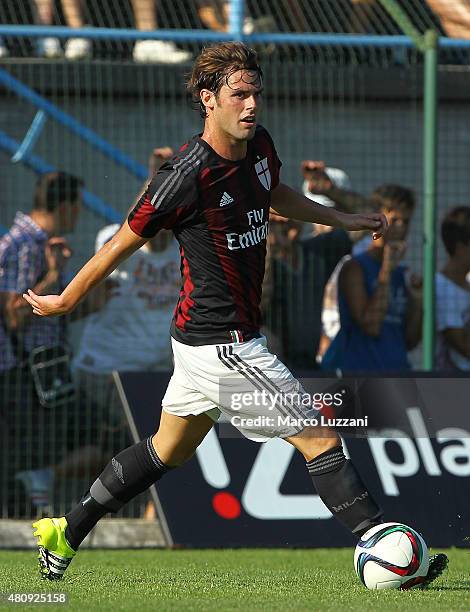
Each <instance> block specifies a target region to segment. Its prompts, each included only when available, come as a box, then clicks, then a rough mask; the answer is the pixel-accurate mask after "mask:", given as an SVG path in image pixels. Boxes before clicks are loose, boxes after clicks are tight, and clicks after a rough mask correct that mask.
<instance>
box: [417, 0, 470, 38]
mask: <svg viewBox="0 0 470 612" xmlns="http://www.w3.org/2000/svg"><path fill="white" fill-rule="evenodd" d="M426 1H427V4H428V5H429V7H430V8H431V9H432V10H433V11H434V13H435V14H436V15H437V16H438V17H439V19H440V21H441V25H442V27H443V28H444V31H445V33H446V34H447V36H450V37H451V38H470V2H469V0H426Z"/></svg>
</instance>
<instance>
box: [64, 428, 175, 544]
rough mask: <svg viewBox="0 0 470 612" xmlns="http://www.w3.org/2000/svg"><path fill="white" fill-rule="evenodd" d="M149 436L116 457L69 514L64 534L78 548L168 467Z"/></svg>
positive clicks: (157, 478)
mask: <svg viewBox="0 0 470 612" xmlns="http://www.w3.org/2000/svg"><path fill="white" fill-rule="evenodd" d="M169 469H170V468H169V466H167V465H165V464H164V463H163V462H162V461H161V460H160V458H159V457H158V455H157V453H156V452H155V449H154V448H153V444H152V438H147V439H146V440H143V441H142V442H139V443H138V444H134V446H130V447H129V448H126V449H125V450H123V451H122V452H120V453H119V454H118V455H116V457H113V458H112V459H111V461H110V462H109V463H108V465H107V466H106V467H105V468H104V470H103V471H102V473H101V474H100V476H98V478H97V479H96V480H95V482H94V483H93V484H92V485H91V487H90V490H89V491H87V492H86V493H85V495H84V496H83V497H82V499H81V500H80V502H79V503H78V505H77V506H75V508H73V509H72V510H71V511H70V512H69V513H68V514H66V515H65V518H66V519H67V524H68V526H67V528H66V530H65V537H66V538H67V541H68V543H69V544H70V546H71V547H72V548H73V549H74V550H77V549H78V547H79V546H80V544H81V543H82V542H83V540H84V539H85V537H86V536H87V535H88V534H89V533H90V531H91V530H92V529H93V527H94V526H95V525H96V523H97V522H98V521H99V520H100V518H102V517H103V516H104V515H105V514H107V513H108V512H117V511H118V510H120V509H121V508H122V507H123V506H124V504H126V503H127V502H128V501H130V500H131V499H132V498H133V497H135V496H136V495H138V494H139V493H142V491H145V490H146V489H148V487H150V485H152V484H153V483H154V482H155V481H157V480H159V479H160V478H161V477H162V476H163V474H165V472H167V471H168V470H169Z"/></svg>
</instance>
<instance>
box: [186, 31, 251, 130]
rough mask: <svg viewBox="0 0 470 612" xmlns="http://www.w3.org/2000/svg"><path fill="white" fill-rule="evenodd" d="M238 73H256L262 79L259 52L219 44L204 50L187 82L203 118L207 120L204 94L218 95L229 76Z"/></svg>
mask: <svg viewBox="0 0 470 612" xmlns="http://www.w3.org/2000/svg"><path fill="white" fill-rule="evenodd" d="M238 70H253V71H256V72H257V73H258V75H259V77H260V78H262V77H263V71H262V70H261V66H260V65H259V62H258V55H257V53H256V51H254V50H253V49H250V48H249V47H247V46H246V45H245V44H243V43H241V42H227V43H218V44H216V45H211V46H210V47H205V48H204V49H203V50H202V51H201V53H200V54H199V56H198V57H197V58H196V61H195V63H194V67H193V70H192V72H191V75H190V76H189V79H188V81H187V89H188V91H189V93H190V94H191V98H192V101H193V104H194V105H195V108H197V109H198V110H199V112H200V114H201V116H202V117H204V118H205V117H207V112H206V108H205V106H204V104H203V103H202V101H201V95H200V94H201V91H202V90H203V89H208V90H209V91H213V92H214V93H215V94H216V95H217V94H218V93H219V91H220V89H221V87H222V86H223V85H224V84H226V83H227V81H228V79H229V77H230V76H231V75H232V74H233V73H234V72H237V71H238Z"/></svg>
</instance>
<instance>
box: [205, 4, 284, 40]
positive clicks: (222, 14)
mask: <svg viewBox="0 0 470 612" xmlns="http://www.w3.org/2000/svg"><path fill="white" fill-rule="evenodd" d="M198 15H199V19H200V20H201V21H202V23H203V25H204V26H205V27H206V28H208V29H210V30H214V31H216V32H228V30H229V23H230V2H228V0H198ZM275 26H276V24H275V21H274V18H273V17H272V15H260V16H258V17H255V18H253V17H251V16H249V15H246V14H245V16H244V20H243V33H244V34H247V35H249V34H253V32H260V31H261V32H272V31H274V30H275V29H276V27H275Z"/></svg>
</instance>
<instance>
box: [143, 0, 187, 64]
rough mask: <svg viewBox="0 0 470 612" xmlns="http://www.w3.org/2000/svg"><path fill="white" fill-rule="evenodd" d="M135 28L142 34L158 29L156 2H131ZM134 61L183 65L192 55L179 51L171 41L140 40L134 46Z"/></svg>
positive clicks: (150, 0)
mask: <svg viewBox="0 0 470 612" xmlns="http://www.w3.org/2000/svg"><path fill="white" fill-rule="evenodd" d="M131 1H132V8H133V10H134V17H135V26H136V28H137V29H138V30H141V31H142V32H151V31H154V30H157V29H158V25H157V15H156V6H155V0H131ZM133 57H134V61H135V62H140V63H153V62H156V63H160V64H181V63H183V62H188V61H189V60H190V59H191V57H192V54H191V53H190V52H189V51H184V50H183V49H178V47H177V46H176V45H175V43H174V42H172V41H171V40H138V41H137V42H136V43H135V45H134V53H133Z"/></svg>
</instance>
